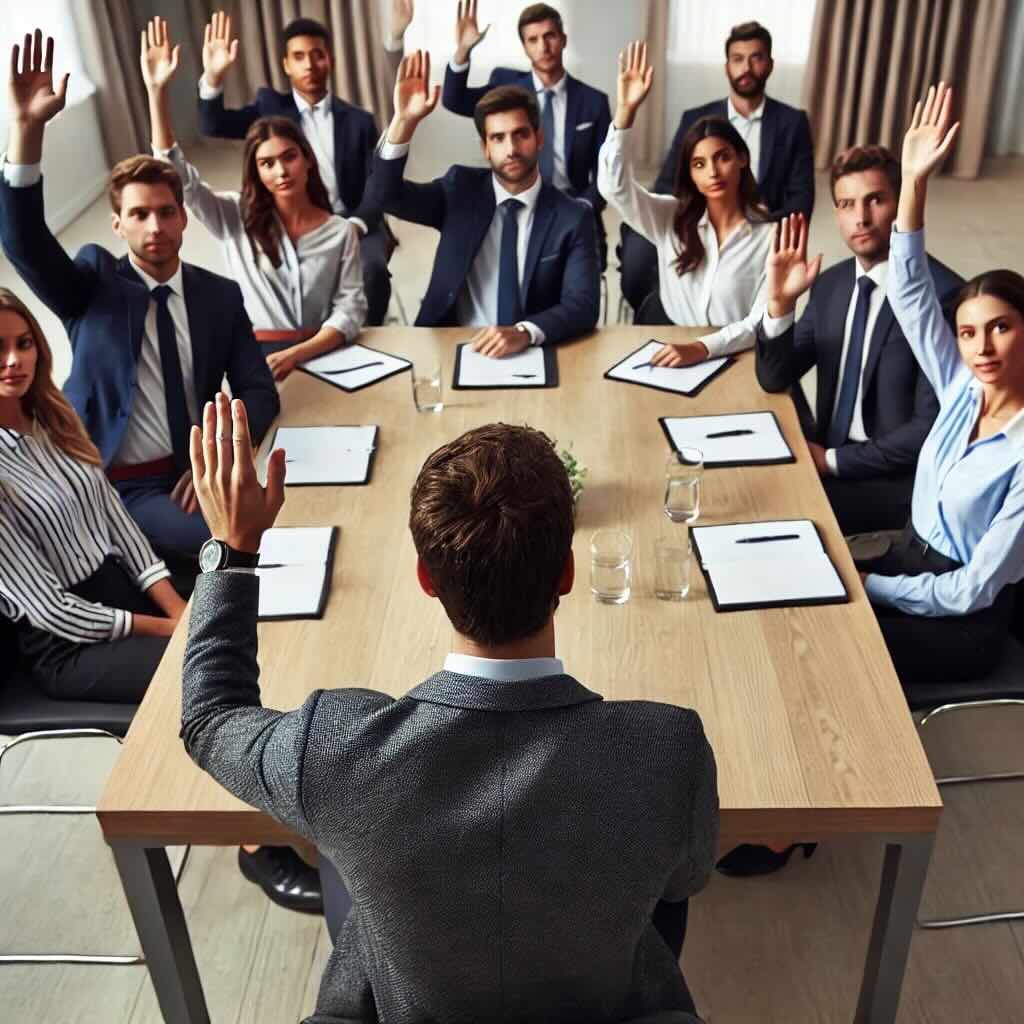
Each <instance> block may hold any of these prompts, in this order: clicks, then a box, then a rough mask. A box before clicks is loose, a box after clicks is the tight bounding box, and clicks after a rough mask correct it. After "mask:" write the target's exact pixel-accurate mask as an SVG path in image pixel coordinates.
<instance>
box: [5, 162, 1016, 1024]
mask: <svg viewBox="0 0 1024 1024" xmlns="http://www.w3.org/2000/svg"><path fill="white" fill-rule="evenodd" d="M196 162H197V163H199V165H200V166H201V167H202V168H203V170H204V173H205V174H206V175H207V177H208V178H209V180H211V181H212V182H214V184H216V185H218V186H223V187H228V186H230V185H232V184H233V183H234V182H235V181H236V170H237V163H238V156H237V151H236V150H235V148H234V147H232V146H217V147H213V146H211V147H203V148H202V149H201V150H198V151H197V153H196ZM435 171H436V169H435V168H424V171H423V173H424V175H425V174H428V173H434V172H435ZM1022 185H1024V160H1021V159H1016V160H1004V161H1000V162H998V163H997V164H995V165H994V166H993V168H992V171H991V174H990V176H989V177H987V178H985V179H984V180H983V181H981V182H976V183H973V182H955V181H947V180H944V179H940V181H939V182H938V183H937V184H936V186H935V187H934V188H933V190H932V193H931V208H930V212H931V216H930V218H929V242H930V244H929V249H930V250H931V252H932V253H933V254H934V255H936V256H937V257H938V258H939V259H942V260H943V261H944V262H946V263H949V264H950V265H952V266H954V267H955V268H956V269H957V270H958V271H959V272H960V273H961V274H963V275H964V276H965V277H967V276H970V275H972V274H974V273H977V272H979V271H980V270H983V269H986V268H989V267H995V266H1010V267H1015V268H1020V267H1021V265H1022V260H1021V251H1020V247H1019V239H1020V237H1021V236H1022V234H1024V207H1022V205H1021V201H1020V193H1021V187H1022ZM830 206H831V204H830V202H829V197H828V191H827V181H826V180H824V179H819V182H818V210H819V214H818V215H817V216H816V217H815V219H814V222H813V226H812V234H811V241H812V248H813V250H814V251H823V252H824V253H825V264H826V266H827V265H829V264H830V263H831V262H833V261H835V260H836V259H839V258H842V257H843V256H844V251H843V248H842V245H841V243H840V242H839V241H838V238H837V236H836V234H835V229H834V224H833V220H832V216H831V211H830ZM609 229H610V231H609V234H610V237H611V238H612V239H615V238H617V234H618V225H617V222H615V221H614V218H609ZM108 231H109V215H108V213H107V212H106V209H105V200H104V201H102V202H100V203H97V204H95V205H94V206H93V207H92V208H91V209H90V210H89V211H88V212H87V213H86V214H85V215H84V216H83V217H82V218H80V219H79V220H78V221H76V222H75V223H74V224H72V225H71V226H70V227H69V228H68V229H67V230H66V231H65V232H64V233H63V235H62V240H63V241H64V243H65V244H66V245H67V246H68V247H69V248H71V249H74V248H76V247H77V246H78V245H80V244H82V243H83V242H85V241H90V240H100V239H103V238H106V237H108V235H107V232H108ZM399 235H400V237H401V240H402V245H401V248H400V249H399V250H398V252H397V253H396V255H395V257H394V260H393V261H392V270H393V272H394V275H395V285H396V287H397V288H398V289H399V290H400V292H401V294H402V297H403V299H404V303H405V307H406V310H407V311H408V313H409V315H410V316H414V315H415V310H416V308H417V305H418V302H419V297H420V296H421V295H422V294H423V290H424V288H425V286H426V281H427V278H428V276H429V270H430V263H431V259H432V255H433V244H434V240H435V238H436V235H435V234H434V233H433V232H430V231H425V230H421V229H416V228H413V227H410V226H409V225H400V226H399ZM186 237H187V239H188V241H187V245H186V251H185V256H186V258H187V259H190V260H192V261H194V262H198V263H203V264H205V265H208V266H210V267H212V268H214V269H220V265H219V257H218V254H217V250H216V247H215V245H214V244H213V243H212V242H211V240H210V239H209V237H208V236H205V234H204V233H203V231H202V229H201V228H200V227H199V226H198V225H197V224H195V222H193V223H192V225H191V226H190V227H189V230H188V234H187V236H186ZM608 277H609V293H610V294H609V300H610V310H611V318H612V319H614V314H615V309H616V305H617V302H618V283H617V274H615V272H614V271H612V272H610V273H609V275H608ZM0 284H4V285H8V286H11V287H14V288H16V289H17V290H18V291H19V292H20V293H24V292H25V291H26V290H25V288H24V286H21V285H20V284H19V282H17V280H16V278H15V277H14V275H13V272H12V271H11V269H10V267H9V266H8V265H7V264H6V263H4V262H3V261H0ZM35 305H36V304H33V308H35ZM41 319H43V320H44V321H45V320H46V317H45V316H43V317H41ZM44 329H46V330H48V331H49V333H50V335H51V337H52V338H53V340H54V342H55V344H54V347H55V349H56V350H57V366H58V372H60V373H61V375H63V373H66V367H67V365H68V354H67V350H66V343H65V342H63V341H61V342H59V343H58V339H61V338H62V333H61V332H60V331H59V328H56V327H54V326H53V321H52V318H51V319H50V320H49V321H46V323H45V327H44ZM62 367H63V370H61V368H62ZM414 682H416V681H415V680H410V681H409V683H410V686H411V685H412V684H413V683H414ZM1022 732H1024V709H1022V710H1017V711H1014V710H1012V709H1011V710H1008V711H1006V712H994V713H988V714H985V713H982V714H976V715H960V716H954V717H953V718H952V719H951V720H949V721H946V722H940V723H937V724H936V725H935V726H934V727H929V731H928V748H929V754H930V756H931V757H932V759H933V764H934V765H935V767H936V769H937V770H938V771H941V772H951V771H956V770H960V769H963V770H981V769H982V768H984V767H985V766H986V765H991V766H992V767H993V768H996V769H999V768H1009V767H1013V766H1018V767H1022V768H1024V756H1022V755H1021V754H1020V753H1019V748H1020V746H1021V744H1020V742H1019V739H1020V736H1021V734H1022ZM115 756H116V746H115V745H114V744H112V743H104V742H102V741H67V742H66V743H64V744H61V745H60V746H59V748H58V747H55V745H53V744H50V745H42V746H38V745H37V746H36V747H35V749H29V750H26V749H22V750H18V751H15V752H13V753H12V754H11V755H10V757H9V759H7V760H5V762H4V765H3V773H2V776H0V801H3V802H5V803H7V802H27V801H40V802H41V801H47V800H49V801H54V800H58V801H68V802H88V801H90V800H93V799H95V798H96V796H98V794H99V791H100V788H101V786H102V781H103V779H104V778H105V776H106V773H107V772H108V771H109V768H110V765H111V764H112V759H113V758H114V757H115ZM1015 758H1016V760H1015ZM1022 792H1024V784H1014V783H997V784H994V785H989V786H974V787H967V788H957V787H954V788H953V789H949V788H947V789H946V790H945V791H944V796H945V799H946V803H947V809H946V812H945V814H944V816H943V824H942V828H941V830H940V833H939V839H938V843H937V846H936V851H935V856H934V859H933V862H932V869H931V873H930V875H929V879H928V885H927V888H926V891H925V899H924V908H923V910H924V914H925V916H949V915H953V914H956V913H970V912H975V911H978V910H981V909H1001V910H1002V909H1013V908H1019V909H1024V874H1022V873H1021V871H1020V864H1021V861H1022V858H1024V800H1022ZM881 853H882V851H881V847H880V845H879V843H878V842H876V841H872V840H861V839H856V840H850V841H847V842H842V843H834V844H830V845H827V846H822V847H820V848H819V849H818V852H817V853H816V855H815V856H814V857H813V858H812V859H811V860H809V861H804V860H803V859H800V860H799V861H797V860H793V861H791V862H790V865H789V866H788V868H787V869H786V870H785V871H782V872H780V873H779V874H777V875H774V876H770V877H768V878H763V879H757V880H746V881H741V880H735V879H727V878H723V877H721V876H718V875H716V876H715V877H714V878H713V880H712V883H711V885H710V886H709V887H708V889H707V890H706V891H705V892H704V893H702V894H701V896H700V897H698V898H697V899H696V900H694V901H693V905H692V911H691V916H690V930H689V935H688V939H687V943H686V947H685V950H684V957H683V966H684V969H685V973H686V976H687V979H688V981H689V983H690V986H691V988H692V990H693V992H694V996H695V998H696V1000H697V1004H698V1008H699V1009H700V1010H701V1012H702V1013H703V1014H704V1016H705V1017H706V1018H707V1019H708V1020H709V1021H711V1022H713V1024H724V1022H745V1021H750V1022H758V1024H768V1022H779V1024H802V1022H822V1024H836V1022H839V1021H843V1020H849V1019H850V1017H851V1013H852V1008H853V1006H854V1003H855V1000H856V993H857V986H858V982H859V978H860V971H861V967H862V963H863V956H864V950H865V946H866V942H867V932H868V926H869V922H870V918H871V914H872V911H873V906H874V899H875V896H876V893H877V886H878V877H879V870H880V867H881ZM181 895H182V901H183V904H184V906H185V912H186V915H187V919H188V922H189V928H190V931H191V934H192V938H193V942H194V945H195V950H196V957H197V961H198V963H199V970H200V974H201V976H202V979H203V984H204V987H205V991H206V995H207V1001H208V1004H209V1008H210V1013H211V1017H212V1019H213V1020H214V1021H217V1022H218V1024H220V1022H239V1024H242V1022H246V1024H248V1022H253V1021H258V1022H263V1021H267V1022H270V1021H275V1022H276V1021H294V1020H297V1019H299V1018H300V1017H301V1016H302V1015H304V1014H306V1013H309V1012H311V1010H312V1008H313V1005H314V1002H315V998H316V992H317V987H318V985H319V980H320V975H321V972H322V970H323V967H324V964H325V963H326V960H327V957H328V955H329V953H330V945H329V941H328V939H327V934H326V929H325V928H324V926H323V922H322V921H321V920H320V919H318V918H309V917H304V916H302V915H299V914H293V913H289V912H287V911H284V910H280V909H279V908H277V907H275V906H273V905H271V904H269V903H268V902H267V901H266V900H265V899H264V898H263V897H262V895H261V894H260V893H259V891H258V890H257V889H256V888H255V887H254V886H252V885H250V884H249V883H248V882H246V881H245V880H244V879H243V878H242V877H241V875H240V874H239V872H238V869H237V866H236V854H235V851H234V850H232V849H196V850H193V852H192V856H191V858H190V861H189V864H188V867H187V869H186V871H185V875H184V877H183V879H182V883H181ZM0 901H2V903H0V906H2V909H0V952H3V953H6V952H15V951H18V952H26V951H55V950H57V949H61V950H63V951H76V952H104V953H126V952H134V951H136V950H137V948H138V946H137V939H136V937H135V934H134V929H133V927H132V923H131V919H130V916H129V914H128V910H127V907H126V905H125V903H124V898H123V895H122V893H121V889H120V885H119V883H118V879H117V874H116V871H115V870H114V866H113V862H112V860H111V858H110V855H109V851H108V850H107V848H106V846H105V845H104V843H103V841H102V838H101V836H100V832H99V828H98V826H97V824H96V822H95V820H94V819H92V818H88V817H87V818H77V819H69V818H32V819H28V818H18V819H12V818H5V819H3V822H2V824H0ZM438 955H439V956H443V955H444V951H443V950H439V951H438ZM160 1019H161V1018H160V1014H159V1011H158V1009H157V1005H156V1000H155V997H154V995H153V990H152V986H151V985H150V982H149V978H148V975H147V973H146V971H145V969H144V968H109V967H69V966H53V967H21V966H16V967H11V966H0V1020H2V1021H4V1022H5V1024H6V1022H8V1021H10V1022H12V1024H21V1022H28V1021H46V1022H48V1024H49V1022H60V1024H64V1022H67V1024H87V1022H88V1024H92V1022H112V1021H117V1022H126V1024H156V1022H159V1021H160ZM1022 1019H1024V922H1020V923H1016V924H997V925H985V926H980V927H975V928H962V929H955V930H949V931H936V932H922V931H918V932H916V934H915V937H914V942H913V947H912V950H911V958H910V964H909V967H908V972H907V981H906V985H905V988H904V995H903V1001H902V1004H901V1010H900V1016H899V1020H900V1022H901V1024H919V1022H920V1024H946V1022H949V1024H953V1022H956V1024H965V1022H977V1024H1004V1022H1005V1024H1009V1022H1014V1021H1020V1020H1022Z"/></svg>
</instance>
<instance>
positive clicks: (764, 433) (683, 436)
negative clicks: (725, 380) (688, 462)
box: [658, 411, 796, 469]
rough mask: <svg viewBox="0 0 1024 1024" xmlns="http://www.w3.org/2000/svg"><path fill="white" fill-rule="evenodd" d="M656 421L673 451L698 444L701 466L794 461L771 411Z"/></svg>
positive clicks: (674, 417) (750, 464)
mask: <svg viewBox="0 0 1024 1024" xmlns="http://www.w3.org/2000/svg"><path fill="white" fill-rule="evenodd" d="M658 422H659V423H660V424H661V429H662V430H663V431H664V432H665V436H666V437H667V438H668V443H669V444H670V445H671V446H672V450H673V451H679V449H680V448H699V449H700V450H701V451H702V452H703V453H704V466H705V467H706V468H710V469H714V468H716V467H721V466H770V465H780V464H782V463H785V462H795V461H796V459H795V458H794V456H793V452H792V450H791V449H790V447H789V445H788V444H787V443H786V439H785V438H784V437H783V436H782V429H781V428H780V427H779V421H778V420H777V419H776V418H775V413H773V412H771V411H766V412H738V413H726V414H724V415H720V416H662V417H661V418H660V419H659V420H658Z"/></svg>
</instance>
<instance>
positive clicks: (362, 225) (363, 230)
mask: <svg viewBox="0 0 1024 1024" xmlns="http://www.w3.org/2000/svg"><path fill="white" fill-rule="evenodd" d="M348 222H349V224H355V226H356V227H357V228H359V231H360V234H361V235H368V234H369V233H370V229H369V228H368V227H367V226H366V221H365V220H363V218H362V217H349V218H348Z"/></svg>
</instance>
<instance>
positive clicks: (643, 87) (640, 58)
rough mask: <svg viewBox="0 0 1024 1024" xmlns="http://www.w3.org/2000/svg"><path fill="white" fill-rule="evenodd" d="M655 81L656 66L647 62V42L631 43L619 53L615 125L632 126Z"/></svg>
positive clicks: (619, 126) (618, 126)
mask: <svg viewBox="0 0 1024 1024" xmlns="http://www.w3.org/2000/svg"><path fill="white" fill-rule="evenodd" d="M653 82H654V68H653V67H652V66H651V65H650V64H648V62H647V44H646V43H644V42H640V41H635V42H632V43H630V44H629V45H628V46H627V47H626V48H625V50H623V51H622V52H621V53H620V54H619V78H618V87H617V93H616V98H617V102H616V109H615V127H616V128H631V127H632V125H633V118H635V117H636V112H637V110H638V109H639V108H640V104H641V103H643V101H644V100H645V99H647V94H648V93H649V92H650V91H651V84H652V83H653Z"/></svg>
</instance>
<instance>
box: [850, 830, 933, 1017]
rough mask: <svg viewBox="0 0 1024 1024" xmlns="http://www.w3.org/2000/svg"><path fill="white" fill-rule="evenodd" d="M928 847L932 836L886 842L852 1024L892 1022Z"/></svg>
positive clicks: (925, 865) (918, 903) (926, 865)
mask: <svg viewBox="0 0 1024 1024" xmlns="http://www.w3.org/2000/svg"><path fill="white" fill-rule="evenodd" d="M934 845H935V836H934V835H911V836H895V837H893V838H892V839H890V840H889V841H887V843H886V847H885V860H884V861H883V863H882V882H881V885H880V887H879V892H878V906H877V907H876V908H875V919H874V923H873V924H872V926H871V938H870V941H869V942H868V954H867V961H866V963H865V964H864V977H863V980H862V981H861V987H860V998H859V999H858V1000H857V1013H856V1016H855V1017H854V1021H855V1022H856V1024H892V1022H893V1021H895V1020H896V1010H897V1008H898V1007H899V1002H900V990H901V988H902V987H903V973H904V971H905V970H906V966H907V957H908V956H909V954H910V939H911V936H912V935H913V932H914V922H915V921H916V920H917V912H918V908H919V906H920V904H921V893H922V892H923V890H924V881H925V877H926V876H927V874H928V862H929V861H930V860H931V855H932V847H933V846H934Z"/></svg>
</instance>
